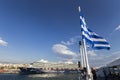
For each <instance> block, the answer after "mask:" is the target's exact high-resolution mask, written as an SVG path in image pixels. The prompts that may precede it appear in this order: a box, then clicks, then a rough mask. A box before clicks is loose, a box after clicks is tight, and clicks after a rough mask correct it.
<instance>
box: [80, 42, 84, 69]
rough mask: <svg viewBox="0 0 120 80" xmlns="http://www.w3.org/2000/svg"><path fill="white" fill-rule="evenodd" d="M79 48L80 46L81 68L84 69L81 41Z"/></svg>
mask: <svg viewBox="0 0 120 80" xmlns="http://www.w3.org/2000/svg"><path fill="white" fill-rule="evenodd" d="M79 46H80V51H79V52H80V59H81V68H82V69H83V67H84V59H83V49H82V42H81V41H79Z"/></svg>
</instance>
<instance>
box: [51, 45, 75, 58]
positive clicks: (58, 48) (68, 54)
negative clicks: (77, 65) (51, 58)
mask: <svg viewBox="0 0 120 80" xmlns="http://www.w3.org/2000/svg"><path fill="white" fill-rule="evenodd" d="M52 50H53V51H54V52H55V53H57V54H59V55H62V57H65V58H74V57H76V56H77V55H76V53H75V52H72V51H71V50H69V48H68V47H67V46H65V45H63V44H55V45H53V47H52Z"/></svg>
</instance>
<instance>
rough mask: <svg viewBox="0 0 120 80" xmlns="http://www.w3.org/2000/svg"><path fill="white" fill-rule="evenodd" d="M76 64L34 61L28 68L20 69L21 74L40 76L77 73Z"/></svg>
mask: <svg viewBox="0 0 120 80" xmlns="http://www.w3.org/2000/svg"><path fill="white" fill-rule="evenodd" d="M79 70H80V68H79V67H78V63H72V62H67V63H66V62H43V61H41V60H40V61H36V62H33V63H31V64H30V67H20V73H21V74H42V73H78V72H80V71H79Z"/></svg>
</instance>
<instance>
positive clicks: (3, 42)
mask: <svg viewBox="0 0 120 80" xmlns="http://www.w3.org/2000/svg"><path fill="white" fill-rule="evenodd" d="M7 44H8V43H7V42H6V41H4V40H2V38H0V45H1V46H7Z"/></svg>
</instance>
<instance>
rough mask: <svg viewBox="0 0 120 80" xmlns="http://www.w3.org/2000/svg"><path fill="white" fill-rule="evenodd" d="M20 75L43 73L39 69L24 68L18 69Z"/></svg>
mask: <svg viewBox="0 0 120 80" xmlns="http://www.w3.org/2000/svg"><path fill="white" fill-rule="evenodd" d="M19 69H20V74H42V73H44V71H43V70H42V69H41V68H24V67H20V68H19Z"/></svg>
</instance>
